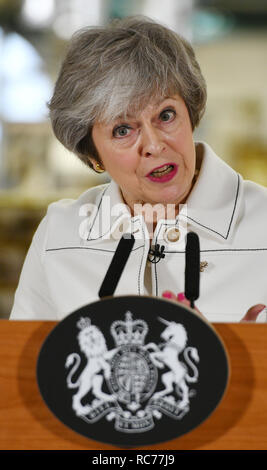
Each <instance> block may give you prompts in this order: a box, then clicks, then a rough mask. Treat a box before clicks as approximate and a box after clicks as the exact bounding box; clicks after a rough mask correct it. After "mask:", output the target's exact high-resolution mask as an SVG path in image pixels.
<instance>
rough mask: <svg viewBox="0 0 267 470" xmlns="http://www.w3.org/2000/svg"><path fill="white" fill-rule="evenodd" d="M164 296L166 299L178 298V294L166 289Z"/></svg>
mask: <svg viewBox="0 0 267 470" xmlns="http://www.w3.org/2000/svg"><path fill="white" fill-rule="evenodd" d="M162 297H164V298H165V299H171V300H177V297H176V295H175V294H174V293H173V292H171V291H170V290H165V291H164V292H163V293H162Z"/></svg>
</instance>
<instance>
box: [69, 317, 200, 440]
mask: <svg viewBox="0 0 267 470" xmlns="http://www.w3.org/2000/svg"><path fill="white" fill-rule="evenodd" d="M158 320H159V322H161V323H162V324H163V325H164V328H163V331H162V332H161V334H160V339H161V342H160V343H158V344H156V343H154V342H149V343H147V344H146V343H145V340H146V336H147V333H148V331H149V328H148V324H147V323H146V322H145V321H144V320H142V319H137V320H134V319H133V316H132V314H131V312H126V314H125V321H122V320H117V321H114V322H113V323H112V324H111V327H110V333H111V335H112V337H113V339H114V342H115V344H114V348H112V349H110V350H108V348H107V344H106V339H105V337H104V335H103V333H102V332H101V330H100V329H99V328H98V327H97V326H95V325H92V324H91V320H90V318H89V317H81V318H80V320H79V321H78V322H77V328H78V329H79V333H78V336H77V338H78V343H79V347H80V350H81V351H82V353H83V354H85V356H86V360H87V364H86V366H85V367H84V368H83V370H82V372H81V373H80V374H79V377H78V379H77V380H76V381H73V376H74V374H77V373H79V368H80V364H81V357H80V355H79V354H77V353H72V354H69V355H68V356H67V359H66V363H65V367H66V368H67V369H69V368H70V367H71V370H70V371H69V373H68V376H67V386H68V388H73V389H76V392H75V394H74V395H73V397H72V408H73V411H74V412H75V414H76V415H77V416H79V417H80V418H82V419H83V420H85V421H87V422H88V423H90V424H91V423H95V422H96V421H99V420H100V419H102V418H104V417H105V418H106V419H107V420H108V421H113V420H114V426H115V429H116V430H117V431H121V432H125V433H136V432H144V431H149V430H150V429H152V428H153V427H154V426H155V420H159V419H161V418H162V414H165V415H167V416H169V417H170V418H173V419H179V420H181V419H182V418H183V416H184V415H185V414H186V413H188V412H189V410H190V399H191V398H192V397H193V396H194V395H195V390H193V389H192V388H191V389H190V386H189V385H190V384H193V383H197V382H198V377H199V372H198V368H197V364H198V362H199V354H198V350H197V349H196V348H195V347H191V346H187V342H188V336H187V332H186V329H185V327H184V326H183V325H182V324H181V323H176V322H174V321H168V320H166V319H164V318H161V317H158ZM104 389H105V390H104Z"/></svg>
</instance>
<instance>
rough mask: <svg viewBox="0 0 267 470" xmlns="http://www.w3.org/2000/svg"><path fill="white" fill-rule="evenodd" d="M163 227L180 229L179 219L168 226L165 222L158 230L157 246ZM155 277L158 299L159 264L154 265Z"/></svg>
mask: <svg viewBox="0 0 267 470" xmlns="http://www.w3.org/2000/svg"><path fill="white" fill-rule="evenodd" d="M162 226H165V227H177V226H178V227H179V219H178V218H177V219H175V224H167V223H166V222H163V223H162V224H161V225H160V227H159V229H158V233H157V236H156V244H157V243H158V236H159V233H160V229H161V227H162ZM164 253H165V251H164ZM154 275H155V282H156V297H158V292H159V289H158V273H157V263H154Z"/></svg>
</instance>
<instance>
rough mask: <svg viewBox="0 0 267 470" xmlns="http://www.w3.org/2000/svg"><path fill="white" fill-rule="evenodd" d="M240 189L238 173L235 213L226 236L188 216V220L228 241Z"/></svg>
mask: <svg viewBox="0 0 267 470" xmlns="http://www.w3.org/2000/svg"><path fill="white" fill-rule="evenodd" d="M239 187H240V177H239V174H238V173H237V189H236V196H235V203H234V207H233V212H232V216H231V219H230V223H229V227H228V231H227V234H226V236H224V235H222V234H221V233H220V232H217V231H216V230H213V229H212V228H210V227H207V226H206V225H203V224H201V223H200V222H198V221H197V220H195V219H193V218H192V217H189V216H187V219H190V220H192V221H193V222H195V223H196V224H198V225H199V226H201V227H204V228H206V229H208V230H210V231H211V232H213V233H217V235H220V237H222V238H224V240H227V238H228V236H229V232H230V230H231V225H232V222H233V218H234V214H235V210H236V204H237V199H238V195H239Z"/></svg>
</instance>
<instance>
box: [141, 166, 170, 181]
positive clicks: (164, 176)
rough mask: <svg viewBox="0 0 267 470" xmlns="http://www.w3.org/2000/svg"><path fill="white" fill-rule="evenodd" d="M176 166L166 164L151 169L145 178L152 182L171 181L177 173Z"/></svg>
mask: <svg viewBox="0 0 267 470" xmlns="http://www.w3.org/2000/svg"><path fill="white" fill-rule="evenodd" d="M177 170H178V166H177V165H176V164H175V163H166V164H165V165H161V166H158V167H156V168H153V170H152V171H150V172H149V173H148V174H147V175H146V177H147V178H148V179H149V180H150V181H153V182H157V183H165V182H166V181H169V180H171V179H172V178H173V177H174V175H175V174H176V173H177Z"/></svg>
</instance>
